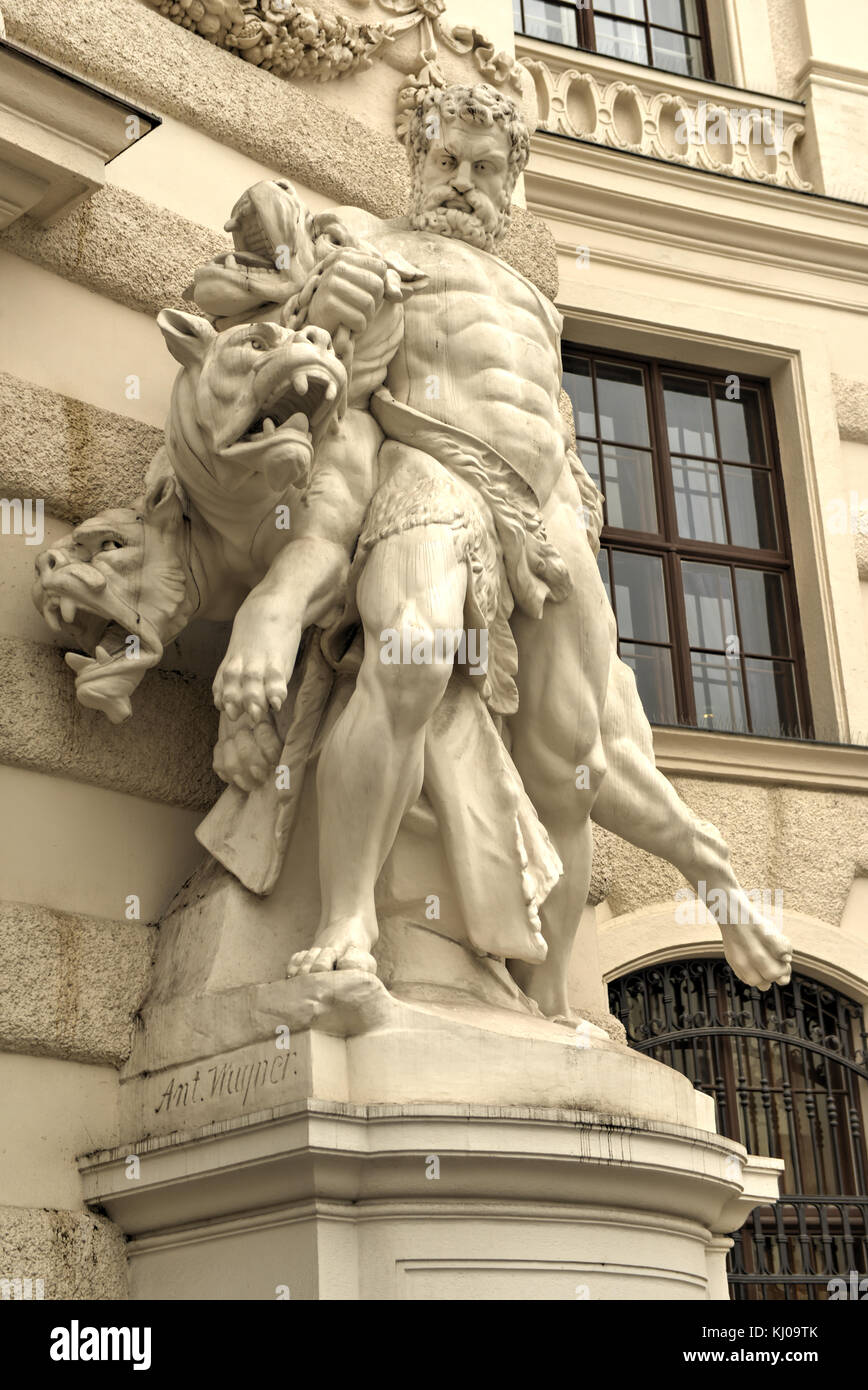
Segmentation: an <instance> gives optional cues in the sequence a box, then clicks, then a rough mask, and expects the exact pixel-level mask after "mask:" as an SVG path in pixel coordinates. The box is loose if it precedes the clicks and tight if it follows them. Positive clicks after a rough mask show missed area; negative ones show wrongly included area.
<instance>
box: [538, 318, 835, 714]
mask: <svg viewBox="0 0 868 1390" xmlns="http://www.w3.org/2000/svg"><path fill="white" fill-rule="evenodd" d="M564 387H565V389H566V390H567V392H568V393H569V396H570V398H571V400H572V404H573V413H574V416H575V422H576V436H577V448H578V451H579V453H580V455H581V457H582V460H583V462H584V464H585V467H586V468H587V470H588V472H589V473H590V474H591V476H592V477H593V478H594V480H595V481H596V482H597V484H598V485H599V487H600V488H601V490H602V492H603V495H604V498H605V523H606V524H605V527H604V530H603V537H602V546H601V549H600V572H601V574H602V577H603V582H604V584H605V585H606V588H607V590H608V593H609V597H610V599H611V601H612V607H613V609H614V610H615V617H616V618H617V621H618V645H619V652H620V655H621V657H622V658H623V660H624V661H625V662H627V664H628V665H630V666H631V667H632V668H633V670H634V671H635V673H636V680H637V684H638V687H639V694H640V696H641V699H642V703H643V705H644V707H645V711H646V713H647V715H648V718H649V719H650V721H651V722H652V723H657V724H687V725H691V726H694V727H699V728H704V729H717V730H722V731H724V732H729V733H754V734H765V735H772V736H778V737H785V738H786V737H789V738H797V737H811V732H810V713H809V708H808V695H807V685H806V681H805V678H804V672H803V670H802V667H801V661H800V655H801V652H802V642H801V637H800V631H799V618H798V611H797V605H796V596H795V590H794V586H793V578H792V562H791V558H790V550H789V540H788V532H787V521H786V513H785V510H784V497H783V490H782V488H781V483H780V476H779V469H778V462H777V445H776V440H775V433H774V422H773V418H772V409H771V400H770V397H769V393H768V387H767V384H766V383H763V382H761V381H757V380H754V379H750V378H747V377H744V376H737V375H735V374H732V375H729V376H724V375H714V374H708V373H704V372H697V371H694V370H691V369H690V368H686V367H677V366H668V365H665V364H663V363H659V362H646V361H640V360H637V359H632V358H630V359H627V358H620V357H616V356H614V355H610V354H606V355H605V356H592V355H591V354H589V353H583V352H581V351H580V350H579V349H577V348H574V347H571V346H569V345H565V347H564Z"/></svg>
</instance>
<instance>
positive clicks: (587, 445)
mask: <svg viewBox="0 0 868 1390" xmlns="http://www.w3.org/2000/svg"><path fill="white" fill-rule="evenodd" d="M576 453H577V454H578V456H579V458H580V459H581V460H582V463H583V464H584V465H585V467H586V468H587V470H588V472H589V473H590V475H591V477H592V478H593V480H594V482H595V483H596V484H597V487H598V488H600V491H602V482H601V475H600V452H599V449H598V448H597V446H596V444H594V443H592V442H591V440H590V439H577V440H576Z"/></svg>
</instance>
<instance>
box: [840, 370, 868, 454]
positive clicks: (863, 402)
mask: <svg viewBox="0 0 868 1390" xmlns="http://www.w3.org/2000/svg"><path fill="white" fill-rule="evenodd" d="M832 384H833V386H834V388H835V407H836V410H837V414H838V429H839V430H840V432H841V438H842V439H852V440H856V441H857V443H860V444H868V381H856V380H854V379H853V378H852V377H845V376H838V375H835V376H833V377H832Z"/></svg>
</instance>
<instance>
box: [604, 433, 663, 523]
mask: <svg viewBox="0 0 868 1390" xmlns="http://www.w3.org/2000/svg"><path fill="white" fill-rule="evenodd" d="M603 476H604V478H605V489H604V490H605V493H606V515H607V519H608V524H609V525H610V526H623V527H624V528H625V529H626V530H628V531H650V532H651V533H652V534H656V532H657V530H658V526H657V504H656V502H655V500H654V474H653V471H652V468H651V455H650V454H646V453H644V452H640V450H638V449H619V448H617V447H616V446H615V445H613V444H604V445H603Z"/></svg>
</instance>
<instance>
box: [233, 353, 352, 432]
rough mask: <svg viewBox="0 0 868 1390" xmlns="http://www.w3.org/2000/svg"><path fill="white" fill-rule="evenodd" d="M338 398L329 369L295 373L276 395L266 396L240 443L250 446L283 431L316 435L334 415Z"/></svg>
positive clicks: (313, 368) (305, 370)
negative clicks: (323, 424)
mask: <svg viewBox="0 0 868 1390" xmlns="http://www.w3.org/2000/svg"><path fill="white" fill-rule="evenodd" d="M337 398H338V383H337V382H336V381H335V379H334V376H333V375H332V374H331V372H329V371H328V370H327V368H325V367H321V366H312V367H304V368H300V369H299V370H298V371H296V372H294V373H293V375H292V377H291V379H290V381H289V382H288V383H287V382H283V383H281V385H280V386H279V387H278V388H277V390H276V392H275V393H274V394H273V395H271V396H268V397H266V399H265V401H264V402H263V404H262V405H261V407H260V410H259V413H258V414H257V416H256V418H255V420H254V421H253V423H252V424H251V426H250V429H249V430H248V431H247V432H246V433H245V434H243V435H242V436H241V438H240V440H239V441H238V442H239V443H242V444H249V443H252V442H253V441H254V440H256V441H260V440H262V439H263V438H266V439H267V438H268V437H269V436H270V435H273V434H276V433H277V432H278V431H279V430H284V429H286V430H289V431H294V432H296V433H298V434H302V435H312V434H313V433H314V432H315V431H316V430H317V428H318V426H320V425H321V424H322V422H323V421H324V419H325V418H326V417H327V416H328V415H329V414H331V411H332V407H333V405H334V402H335V401H336V400H337Z"/></svg>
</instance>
